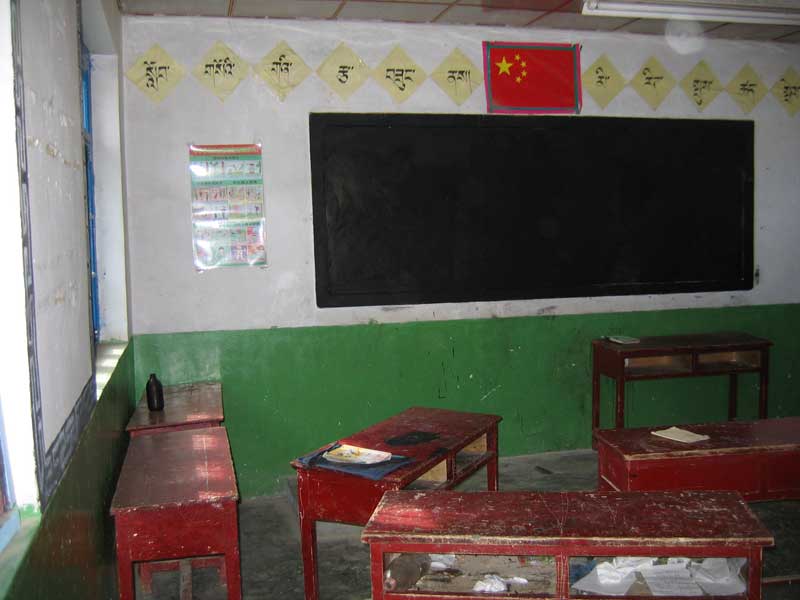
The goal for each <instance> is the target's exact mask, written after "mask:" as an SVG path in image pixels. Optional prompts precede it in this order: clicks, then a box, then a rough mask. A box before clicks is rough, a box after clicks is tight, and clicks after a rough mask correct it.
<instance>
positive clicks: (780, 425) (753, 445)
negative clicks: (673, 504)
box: [594, 417, 800, 502]
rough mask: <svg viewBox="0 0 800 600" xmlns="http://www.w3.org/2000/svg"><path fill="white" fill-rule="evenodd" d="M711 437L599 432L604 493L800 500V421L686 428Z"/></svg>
mask: <svg viewBox="0 0 800 600" xmlns="http://www.w3.org/2000/svg"><path fill="white" fill-rule="evenodd" d="M680 428H681V429H686V430H688V431H691V432H693V433H698V434H701V435H707V436H709V439H707V440H704V441H699V442H694V443H691V444H687V443H682V442H676V441H672V440H668V439H664V438H661V437H658V436H656V435H653V434H652V432H653V431H655V430H658V429H663V427H642V428H635V429H600V430H597V431H595V432H594V441H595V445H596V446H597V457H598V470H599V488H600V489H601V490H621V491H633V490H639V491H644V490H731V491H737V492H740V493H741V494H742V496H743V497H744V499H745V500H747V501H750V502H753V501H759V500H785V499H789V498H800V417H786V418H782V419H764V420H758V421H726V422H723V423H707V424H702V425H681V426H680Z"/></svg>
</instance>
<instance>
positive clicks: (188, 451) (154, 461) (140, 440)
mask: <svg viewBox="0 0 800 600" xmlns="http://www.w3.org/2000/svg"><path fill="white" fill-rule="evenodd" d="M238 497H239V494H238V491H237V489H236V476H235V475H234V471H233V461H232V459H231V452H230V448H229V447H228V433H227V431H226V430H225V428H224V427H209V428H206V429H189V430H185V431H169V432H164V433H160V434H158V435H145V436H138V437H135V438H132V439H131V443H130V445H129V446H128V452H127V454H126V455H125V462H124V463H123V465H122V472H121V473H120V476H119V481H118V482H117V491H116V493H115V494H114V499H113V500H112V502H111V513H112V514H116V513H119V512H124V511H130V510H136V509H140V508H150V507H159V506H164V505H167V504H192V503H198V502H201V503H208V502H213V501H215V500H221V499H233V500H236V499H238Z"/></svg>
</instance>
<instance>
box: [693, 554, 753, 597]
mask: <svg viewBox="0 0 800 600" xmlns="http://www.w3.org/2000/svg"><path fill="white" fill-rule="evenodd" d="M744 562H745V559H743V558H706V559H705V560H703V562H701V563H699V564H692V566H691V567H690V568H691V570H692V576H693V577H694V580H695V581H696V582H697V584H698V585H699V586H700V587H701V588H703V590H704V591H705V592H706V593H707V594H710V595H712V596H735V595H737V594H741V593H743V592H744V590H745V588H746V587H747V586H746V585H745V583H744V581H743V580H742V578H741V577H740V576H739V569H741V568H742V565H743V564H744Z"/></svg>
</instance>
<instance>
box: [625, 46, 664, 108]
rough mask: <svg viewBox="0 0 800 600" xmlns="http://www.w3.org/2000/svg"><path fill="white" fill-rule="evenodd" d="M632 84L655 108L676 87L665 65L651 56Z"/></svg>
mask: <svg viewBox="0 0 800 600" xmlns="http://www.w3.org/2000/svg"><path fill="white" fill-rule="evenodd" d="M630 86H631V87H632V88H633V89H634V90H636V93H637V94H639V95H640V96H641V97H642V99H643V100H644V101H645V102H647V103H648V104H649V105H650V108H652V109H653V110H655V109H657V108H658V107H659V105H660V104H661V103H662V102H663V101H664V98H666V97H667V96H668V95H669V93H670V92H671V91H672V88H674V87H675V79H674V78H673V77H672V75H670V73H669V71H667V70H666V69H665V68H664V65H662V64H661V63H660V62H658V60H657V59H656V58H655V57H654V56H651V57H650V58H649V59H648V60H647V62H646V63H644V65H642V68H641V69H639V72H638V73H637V74H636V76H635V77H634V78H633V79H631V82H630Z"/></svg>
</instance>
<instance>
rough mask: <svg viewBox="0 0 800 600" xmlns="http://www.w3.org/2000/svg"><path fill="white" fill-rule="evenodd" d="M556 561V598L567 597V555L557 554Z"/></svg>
mask: <svg viewBox="0 0 800 600" xmlns="http://www.w3.org/2000/svg"><path fill="white" fill-rule="evenodd" d="M555 562H556V598H569V556H567V555H566V554H557V555H556V556H555Z"/></svg>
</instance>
